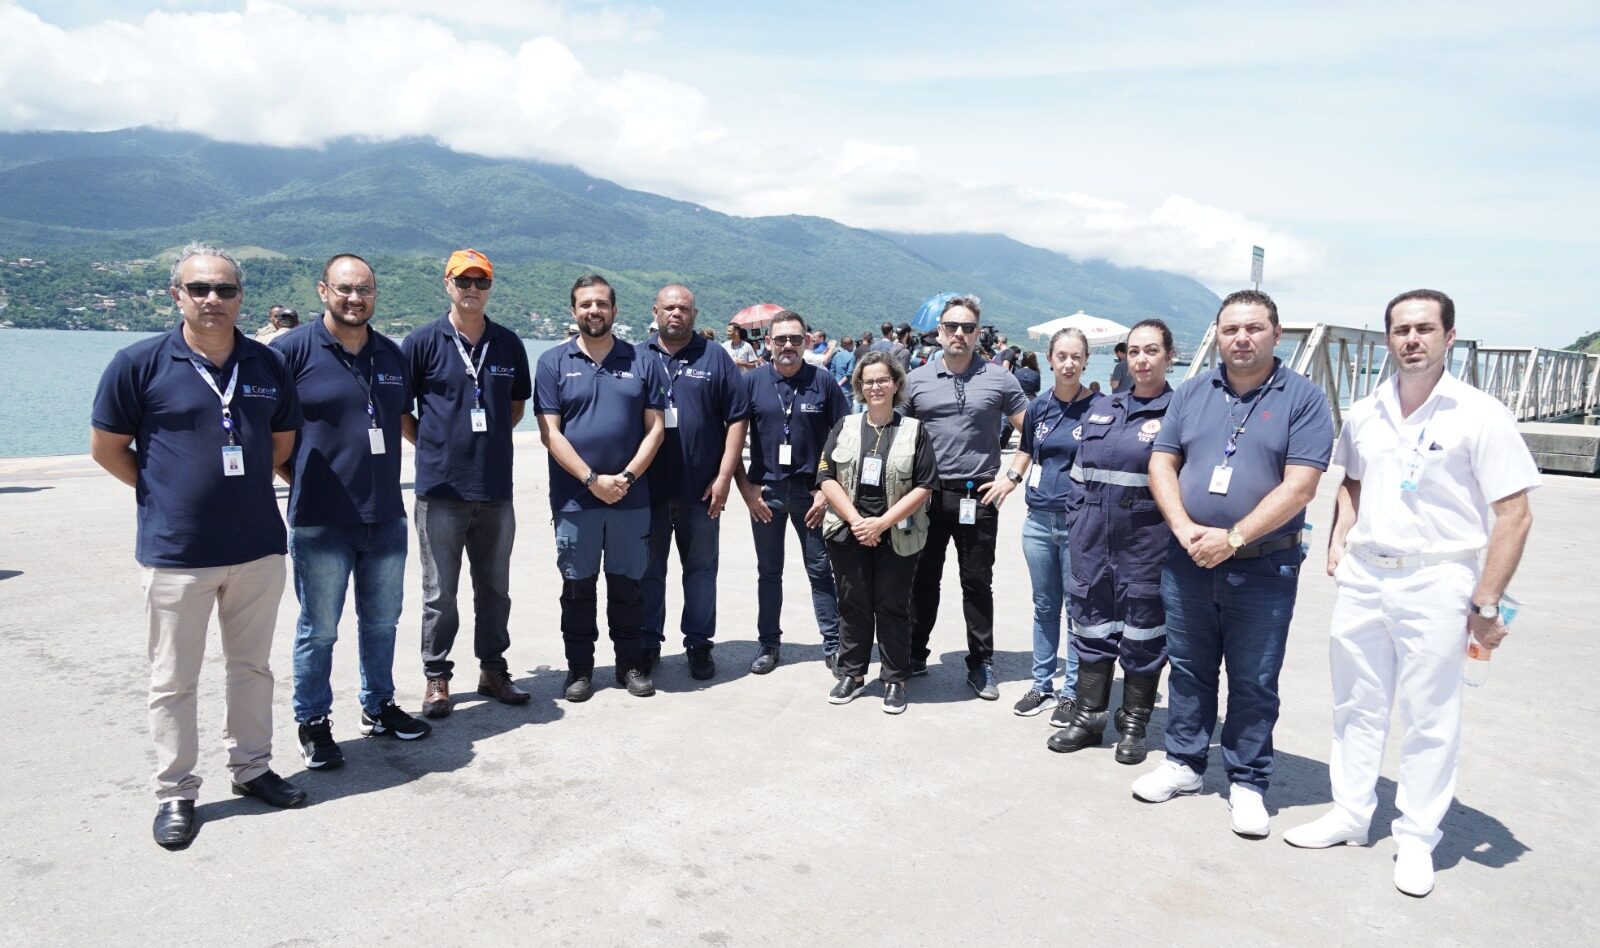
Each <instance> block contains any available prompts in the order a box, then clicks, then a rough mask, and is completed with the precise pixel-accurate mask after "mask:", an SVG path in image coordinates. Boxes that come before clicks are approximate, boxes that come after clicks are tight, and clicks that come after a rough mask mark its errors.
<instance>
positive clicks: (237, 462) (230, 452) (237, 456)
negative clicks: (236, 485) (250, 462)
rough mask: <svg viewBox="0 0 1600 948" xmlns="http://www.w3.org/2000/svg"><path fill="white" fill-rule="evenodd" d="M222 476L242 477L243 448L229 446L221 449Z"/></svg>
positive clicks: (235, 445)
mask: <svg viewBox="0 0 1600 948" xmlns="http://www.w3.org/2000/svg"><path fill="white" fill-rule="evenodd" d="M222 476H224V477H243V476H244V448H242V447H240V446H239V445H237V444H230V445H227V446H225V447H224V448H223V449H222Z"/></svg>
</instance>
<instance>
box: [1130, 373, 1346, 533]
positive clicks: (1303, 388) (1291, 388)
mask: <svg viewBox="0 0 1600 948" xmlns="http://www.w3.org/2000/svg"><path fill="white" fill-rule="evenodd" d="M1241 424H1242V425H1244V429H1245V430H1244V431H1243V432H1241V433H1240V434H1239V441H1238V451H1237V453H1235V454H1234V456H1233V459H1232V460H1231V461H1230V462H1229V463H1228V466H1229V467H1230V468H1232V469H1233V476H1232V480H1231V481H1230V482H1229V484H1228V492H1227V493H1226V494H1213V493H1211V473H1212V469H1213V468H1215V467H1217V466H1218V465H1220V464H1221V463H1222V458H1223V449H1224V447H1225V446H1226V445H1227V443H1228V437H1229V435H1231V434H1232V433H1233V430H1234V429H1235V428H1236V427H1238V426H1239V425H1241ZM1155 450H1157V451H1160V452H1163V453H1166V454H1176V455H1178V457H1179V458H1180V459H1181V462H1182V467H1181V468H1180V469H1179V471H1178V485H1179V487H1180V488H1181V490H1182V494H1183V509H1184V510H1185V511H1186V512H1187V513H1188V514H1189V517H1190V519H1192V520H1194V522H1195V523H1198V524H1201V525H1202V526H1207V527H1223V528H1225V529H1231V528H1232V527H1233V525H1234V524H1236V523H1238V522H1239V521H1240V520H1243V519H1244V518H1245V516H1246V515H1248V514H1249V513H1250V511H1252V510H1254V509H1256V505H1257V504H1259V503H1261V499H1262V498H1263V497H1266V496H1267V494H1269V493H1271V492H1272V490H1273V488H1275V487H1277V486H1278V485H1279V484H1281V483H1283V469H1284V467H1285V466H1286V465H1289V464H1298V465H1304V466H1306V467H1314V468H1317V469H1318V470H1323V471H1326V470H1327V469H1328V459H1329V457H1330V456H1331V455H1332V454H1333V413H1332V411H1330V410H1329V408H1328V398H1327V396H1326V395H1324V394H1323V393H1322V389H1320V388H1318V387H1317V386H1316V385H1314V384H1312V382H1311V380H1310V379H1307V378H1305V377H1304V376H1302V375H1300V374H1299V373H1298V372H1294V371H1292V370H1290V369H1287V368H1284V366H1283V362H1282V360H1280V359H1274V360H1273V371H1272V376H1271V377H1270V378H1269V379H1267V381H1266V382H1264V383H1262V384H1261V385H1259V386H1257V387H1256V388H1255V390H1253V391H1250V392H1245V393H1243V394H1242V395H1241V394H1240V393H1237V392H1235V391H1234V390H1233V389H1232V388H1231V387H1229V385H1228V379H1227V374H1226V370H1225V369H1224V367H1222V366H1218V367H1217V368H1216V369H1215V370H1214V371H1212V372H1210V373H1208V374H1206V375H1202V376H1200V377H1198V378H1194V379H1190V380H1189V381H1187V382H1185V383H1184V384H1183V386H1182V387H1181V388H1179V389H1178V391H1177V392H1176V393H1174V394H1173V396H1172V403H1171V404H1170V405H1169V406H1167V416H1166V420H1165V423H1164V424H1163V425H1162V427H1161V431H1160V432H1159V433H1158V434H1157V435H1156V443H1155ZM1304 524H1305V510H1304V509H1301V510H1300V511H1299V512H1298V513H1296V514H1295V515H1294V516H1293V517H1292V518H1290V519H1289V522H1288V523H1285V524H1284V525H1283V526H1281V527H1279V528H1278V529H1276V530H1274V531H1272V532H1271V533H1269V534H1266V535H1265V536H1262V537H1256V538H1254V539H1253V541H1252V542H1258V541H1260V540H1268V539H1272V538H1273V537H1278V536H1283V535H1285V534H1289V533H1295V532H1297V531H1298V530H1299V529H1300V528H1301V527H1302V526H1303V525H1304Z"/></svg>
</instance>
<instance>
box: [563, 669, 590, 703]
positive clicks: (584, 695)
mask: <svg viewBox="0 0 1600 948" xmlns="http://www.w3.org/2000/svg"><path fill="white" fill-rule="evenodd" d="M593 694H594V682H593V681H592V680H591V679H590V676H588V675H579V674H575V673H573V672H567V685H566V699H567V700H568V701H588V700H589V698H590V696H592V695H593Z"/></svg>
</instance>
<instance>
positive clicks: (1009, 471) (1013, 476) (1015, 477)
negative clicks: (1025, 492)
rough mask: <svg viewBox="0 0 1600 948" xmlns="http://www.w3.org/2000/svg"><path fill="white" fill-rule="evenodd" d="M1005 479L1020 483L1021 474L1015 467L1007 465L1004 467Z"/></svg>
mask: <svg viewBox="0 0 1600 948" xmlns="http://www.w3.org/2000/svg"><path fill="white" fill-rule="evenodd" d="M1006 480H1008V481H1010V482H1011V483H1013V484H1020V483H1022V475H1021V474H1018V473H1017V472H1016V469H1015V468H1009V467H1008V468H1006Z"/></svg>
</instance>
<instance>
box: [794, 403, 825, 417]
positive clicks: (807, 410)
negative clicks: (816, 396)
mask: <svg viewBox="0 0 1600 948" xmlns="http://www.w3.org/2000/svg"><path fill="white" fill-rule="evenodd" d="M799 407H800V413H801V414H802V415H820V414H822V406H821V405H812V404H803V405H801V406H799Z"/></svg>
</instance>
